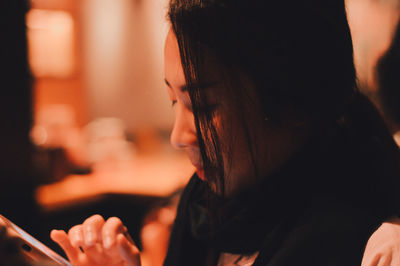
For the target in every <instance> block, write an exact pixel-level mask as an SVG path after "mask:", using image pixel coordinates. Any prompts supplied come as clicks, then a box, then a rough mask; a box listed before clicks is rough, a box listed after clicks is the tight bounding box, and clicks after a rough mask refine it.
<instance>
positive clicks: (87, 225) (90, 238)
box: [82, 214, 105, 248]
mask: <svg viewBox="0 0 400 266" xmlns="http://www.w3.org/2000/svg"><path fill="white" fill-rule="evenodd" d="M104 223H105V221H104V219H103V217H101V215H98V214H96V215H93V216H91V217H90V218H88V219H86V221H85V222H84V223H83V225H82V226H83V235H84V239H85V248H89V247H92V246H94V245H95V243H97V242H99V243H100V242H101V241H102V235H101V230H102V228H103V225H104Z"/></svg>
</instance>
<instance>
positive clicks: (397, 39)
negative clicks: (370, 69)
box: [376, 22, 400, 128]
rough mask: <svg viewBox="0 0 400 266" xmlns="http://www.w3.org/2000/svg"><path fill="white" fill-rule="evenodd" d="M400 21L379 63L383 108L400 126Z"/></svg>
mask: <svg viewBox="0 0 400 266" xmlns="http://www.w3.org/2000/svg"><path fill="white" fill-rule="evenodd" d="M399 69H400V22H399V23H398V24H397V28H396V31H395V34H394V37H393V40H392V43H391V45H390V47H389V49H388V50H387V51H386V53H385V54H384V55H383V56H382V57H381V58H380V59H379V61H378V64H377V73H376V74H377V80H378V86H379V88H378V92H379V96H380V97H379V98H380V100H381V103H382V109H383V111H384V112H385V114H386V115H388V116H389V117H390V118H391V119H392V120H393V121H394V122H395V123H396V124H397V128H398V127H400V77H399Z"/></svg>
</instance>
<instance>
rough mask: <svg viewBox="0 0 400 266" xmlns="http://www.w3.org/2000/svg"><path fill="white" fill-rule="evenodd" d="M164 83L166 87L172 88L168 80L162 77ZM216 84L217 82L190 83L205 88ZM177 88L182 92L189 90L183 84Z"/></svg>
mask: <svg viewBox="0 0 400 266" xmlns="http://www.w3.org/2000/svg"><path fill="white" fill-rule="evenodd" d="M164 82H165V84H167V86H168V87H170V88H172V86H171V84H170V83H169V82H168V80H167V79H164ZM216 84H217V82H210V83H204V84H196V83H195V84H192V85H191V86H190V87H197V88H202V89H206V88H210V87H213V86H215V85H216ZM179 89H180V90H181V91H182V92H186V91H188V90H189V87H188V86H187V85H186V84H185V85H182V86H180V87H179Z"/></svg>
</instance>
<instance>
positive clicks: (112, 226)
mask: <svg viewBox="0 0 400 266" xmlns="http://www.w3.org/2000/svg"><path fill="white" fill-rule="evenodd" d="M125 231H127V230H126V228H125V226H124V225H123V224H122V222H121V220H120V219H119V218H117V217H111V218H109V219H107V222H106V223H105V224H104V226H103V229H102V238H103V246H104V248H105V249H110V248H111V247H113V246H115V244H116V236H117V235H118V234H119V233H125Z"/></svg>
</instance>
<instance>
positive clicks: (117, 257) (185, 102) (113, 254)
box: [50, 30, 306, 266]
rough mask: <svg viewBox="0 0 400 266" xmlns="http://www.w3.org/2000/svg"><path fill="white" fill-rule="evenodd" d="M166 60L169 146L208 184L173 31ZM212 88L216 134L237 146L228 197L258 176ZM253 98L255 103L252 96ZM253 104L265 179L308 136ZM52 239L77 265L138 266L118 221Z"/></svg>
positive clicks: (94, 223) (97, 220)
mask: <svg viewBox="0 0 400 266" xmlns="http://www.w3.org/2000/svg"><path fill="white" fill-rule="evenodd" d="M164 55H165V60H164V62H165V69H164V70H165V80H166V85H167V91H168V95H169V98H170V100H171V102H172V105H173V108H174V109H175V123H174V127H173V130H172V133H171V138H170V141H171V144H172V146H173V147H175V148H176V149H179V150H182V151H184V152H185V153H186V155H187V156H188V158H189V159H190V161H191V163H192V164H193V165H194V166H195V168H196V172H197V174H198V176H199V178H200V179H202V180H204V181H206V182H207V178H206V177H205V175H204V170H203V165H202V160H201V154H200V149H199V145H198V140H197V134H196V127H195V122H194V116H193V112H192V105H191V100H190V97H189V95H188V92H187V91H186V90H184V89H183V88H184V87H185V84H186V82H185V76H184V72H183V68H182V64H181V59H180V53H179V47H178V43H177V39H176V37H175V35H174V33H173V32H172V30H170V31H169V33H168V36H167V39H166V43H165V50H164ZM215 73H217V74H215ZM213 75H214V77H212V78H213V79H218V69H213V70H211V71H210V76H213ZM243 80H244V81H245V83H247V84H246V85H248V86H250V85H251V84H249V82H248V81H246V78H243ZM213 89H214V90H209V91H210V93H211V97H209V98H210V99H214V100H215V101H216V102H218V108H217V109H216V111H215V114H214V117H213V124H214V126H215V127H216V130H217V134H218V135H219V137H220V139H221V140H225V141H226V143H222V146H223V147H228V146H229V144H230V143H234V144H235V145H233V149H229V150H224V149H223V150H222V155H223V160H224V162H231V163H225V164H224V165H225V169H224V170H225V172H226V173H227V175H226V176H227V179H228V180H226V195H227V196H231V195H234V194H235V193H237V192H239V191H241V190H242V189H244V188H246V187H248V186H251V185H254V183H255V182H256V179H255V175H252V174H251V173H253V172H254V171H253V170H254V163H253V161H251V160H250V159H249V158H250V157H249V149H248V145H247V143H246V142H245V139H246V138H245V131H244V130H243V125H242V124H240V123H239V122H238V121H237V119H235V114H232V112H230V110H229V106H230V104H229V102H228V101H224V100H223V98H227V97H221V93H222V95H223V90H219V89H218V88H213ZM213 91H214V95H213V94H212V93H213ZM215 92H217V93H215ZM250 98H252V96H251V95H250ZM253 98H254V97H253ZM254 102H256V101H255V100H254V99H252V100H251V101H249V103H248V106H247V107H248V108H247V107H246V106H245V107H246V108H245V109H246V112H249V113H248V115H249V117H255V118H254V119H252V120H254V121H253V123H251V125H250V128H249V131H250V132H252V136H251V137H252V140H253V142H254V143H256V145H255V146H254V147H252V148H253V150H254V151H255V155H256V157H255V158H256V161H255V164H256V167H257V172H258V174H259V175H261V176H266V175H268V173H270V172H271V171H273V169H275V168H276V167H279V166H280V165H281V164H283V162H284V161H285V160H286V159H287V158H288V157H289V156H290V155H291V154H292V153H293V151H294V150H295V149H296V148H297V146H299V145H300V144H301V143H302V142H303V141H304V139H305V136H306V134H305V131H304V132H303V131H301V130H296V131H294V130H293V129H284V128H277V127H276V126H273V125H270V124H268V123H266V121H265V118H264V117H262V116H259V114H260V113H261V112H260V111H259V108H257V107H256V108H254ZM247 110H249V111H247ZM271 140H272V141H271ZM228 154H229V155H230V157H228ZM210 186H211V188H213V189H214V190H216V187H215V184H210ZM50 236H51V238H52V239H53V240H54V241H55V242H57V243H58V244H59V245H60V246H61V247H62V248H63V249H64V251H65V252H66V254H67V256H68V258H69V259H70V261H71V262H72V264H73V265H75V266H92V265H134V266H138V265H140V253H139V250H138V248H137V247H136V245H135V243H134V242H133V241H132V239H131V238H130V237H129V235H128V234H127V229H126V227H125V226H124V225H123V223H122V222H121V220H120V219H119V218H117V217H112V218H109V219H108V220H107V221H105V220H104V219H103V217H101V216H100V215H93V216H91V217H90V218H88V219H86V220H85V221H84V222H83V223H82V224H79V225H76V226H74V227H72V228H71V229H70V230H69V231H68V233H66V232H65V231H63V230H53V231H52V232H51V235H50ZM81 249H82V250H83V252H82V250H81Z"/></svg>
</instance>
